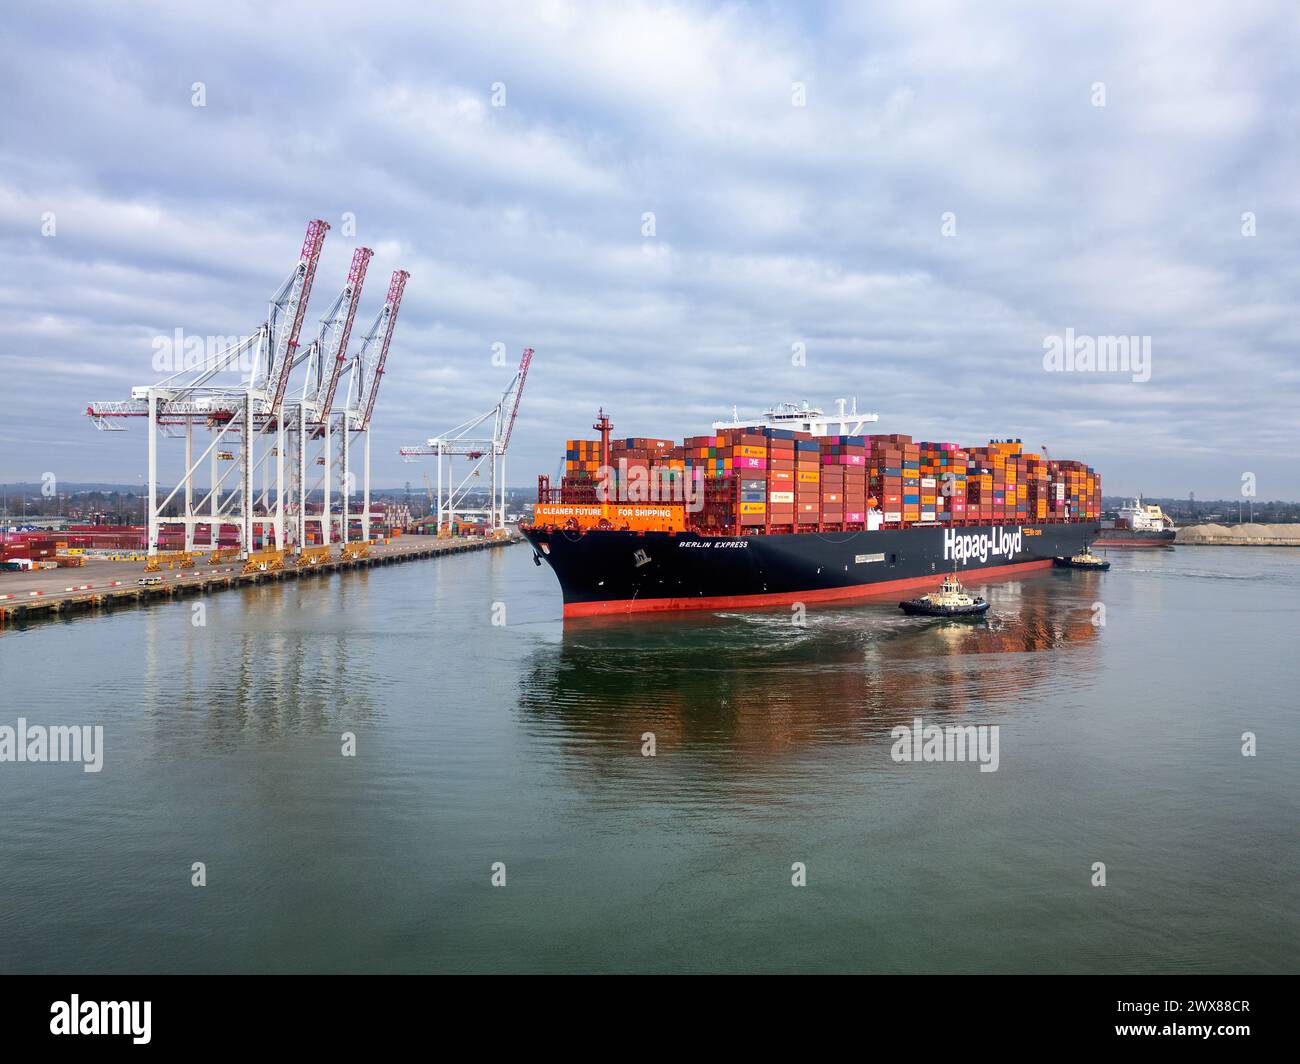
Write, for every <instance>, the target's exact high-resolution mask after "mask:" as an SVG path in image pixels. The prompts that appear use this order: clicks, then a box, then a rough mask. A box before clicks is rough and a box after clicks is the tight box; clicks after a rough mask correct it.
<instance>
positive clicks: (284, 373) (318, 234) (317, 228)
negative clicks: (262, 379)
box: [267, 218, 330, 414]
mask: <svg viewBox="0 0 1300 1064" xmlns="http://www.w3.org/2000/svg"><path fill="white" fill-rule="evenodd" d="M329 228H330V227H329V222H327V221H325V220H323V219H321V218H314V219H312V221H310V222H308V223H307V235H306V236H305V237H304V238H303V242H302V253H301V254H300V255H299V256H298V265H297V266H296V267H295V268H294V272H293V276H292V277H291V278H290V280H289V284H288V286H287V291H286V292H285V297H284V309H285V310H286V311H290V312H291V313H292V315H293V317H292V318H291V320H290V324H289V329H288V331H287V332H284V333H281V334H280V335H277V336H276V337H275V338H274V347H273V349H272V360H271V365H270V366H269V367H268V373H269V376H268V381H267V383H268V384H269V385H270V386H271V389H272V390H271V396H270V407H269V410H270V412H271V413H272V414H279V412H280V404H281V403H282V402H283V401H284V393H285V390H286V389H287V388H288V387H289V374H290V373H291V372H292V370H293V361H294V353H295V351H296V350H297V347H298V335H299V333H301V332H302V321H303V318H305V317H306V316H307V300H308V299H309V298H310V296H311V283H312V281H313V280H314V279H315V277H316V264H317V263H318V262H319V261H320V250H321V247H322V246H323V245H324V243H325V234H326V233H328V232H329ZM274 317H275V315H274V314H272V320H274Z"/></svg>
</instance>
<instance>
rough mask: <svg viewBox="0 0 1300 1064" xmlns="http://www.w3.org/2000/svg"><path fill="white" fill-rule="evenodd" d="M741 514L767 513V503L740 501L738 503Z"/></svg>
mask: <svg viewBox="0 0 1300 1064" xmlns="http://www.w3.org/2000/svg"><path fill="white" fill-rule="evenodd" d="M740 512H741V513H742V514H765V513H767V503H765V502H742V503H741V504H740Z"/></svg>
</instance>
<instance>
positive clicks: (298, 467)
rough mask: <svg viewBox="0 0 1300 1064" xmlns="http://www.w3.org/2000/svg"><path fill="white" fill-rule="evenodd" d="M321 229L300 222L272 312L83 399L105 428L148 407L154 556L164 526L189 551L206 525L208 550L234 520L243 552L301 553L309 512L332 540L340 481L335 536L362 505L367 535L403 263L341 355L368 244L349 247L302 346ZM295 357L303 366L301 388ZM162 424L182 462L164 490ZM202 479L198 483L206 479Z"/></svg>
mask: <svg viewBox="0 0 1300 1064" xmlns="http://www.w3.org/2000/svg"><path fill="white" fill-rule="evenodd" d="M328 231H329V225H328V224H327V223H326V222H324V221H322V220H320V219H315V220H314V221H312V222H310V223H309V224H308V226H307V235H306V238H305V239H304V241H303V246H302V252H301V253H300V255H299V258H298V264H297V265H296V266H295V267H294V269H293V272H292V273H290V275H289V277H288V278H287V279H286V280H285V281H284V283H283V284H282V285H280V287H279V289H277V290H276V292H275V294H274V295H273V296H272V297H271V301H270V304H269V307H268V310H267V316H266V320H265V321H264V322H263V323H262V324H261V325H259V326H258V327H257V329H256V330H255V331H254V332H252V333H250V334H249V335H248V336H246V337H244V338H242V339H239V340H236V341H234V342H233V343H228V344H224V345H223V346H222V347H221V349H220V350H215V351H203V352H202V353H201V354H200V355H199V356H198V357H197V358H195V357H192V356H191V354H190V352H188V351H180V350H178V351H175V352H173V354H174V357H175V360H176V362H177V365H176V371H175V372H174V373H172V374H171V375H170V376H168V377H165V378H164V379H163V380H161V381H159V382H157V383H156V384H150V385H141V386H139V387H136V388H133V389H132V390H131V398H130V399H128V400H126V401H122V402H102V403H91V404H90V406H88V407H87V409H86V414H87V415H88V416H89V417H90V418H91V420H92V422H93V423H94V424H95V426H96V427H97V428H100V429H104V430H110V431H120V430H121V429H122V427H123V424H122V420H123V419H125V418H131V417H140V418H144V419H145V424H146V426H147V432H148V437H149V442H148V455H149V458H148V462H149V507H148V525H149V527H148V550H149V554H150V555H151V556H156V555H157V554H158V550H159V543H160V539H161V535H162V529H163V528H164V526H173V527H174V526H180V527H181V528H182V529H183V535H184V540H183V545H184V549H185V551H186V552H190V551H193V550H194V549H195V547H196V540H197V536H196V533H197V531H198V530H199V529H202V528H205V527H206V529H207V541H208V545H210V546H211V547H212V548H214V549H215V548H217V547H218V546H219V545H220V543H221V538H222V529H223V528H231V527H233V528H234V529H235V530H236V533H237V537H238V553H239V555H240V556H241V557H242V558H244V559H248V557H249V555H250V554H251V553H252V552H253V551H254V550H255V548H257V547H259V546H261V547H263V548H270V549H271V550H272V551H273V552H275V553H278V554H282V553H283V552H285V551H288V550H290V549H291V548H295V547H296V549H297V551H298V552H301V551H302V550H303V549H304V548H305V547H306V546H307V544H308V542H309V540H310V539H311V538H313V537H312V536H311V535H310V533H309V525H310V524H311V523H313V522H314V523H316V525H317V530H316V531H317V535H316V536H315V537H314V538H316V539H318V540H319V542H320V544H321V545H322V546H323V547H324V548H325V549H326V550H328V546H329V543H330V542H331V540H332V539H333V538H334V525H335V518H334V514H333V506H332V496H333V494H334V492H335V490H336V487H337V489H338V494H339V497H340V500H341V507H340V516H339V519H338V524H337V537H338V538H339V539H340V540H341V541H343V542H348V541H349V540H350V539H351V538H352V537H351V533H350V517H351V516H356V517H358V518H359V519H360V523H361V537H362V539H363V540H368V538H369V516H370V515H369V509H370V507H369V499H370V465H369V460H368V456H369V427H370V418H371V415H372V414H373V411H374V397H375V393H376V391H377V390H378V385H379V378H380V376H381V375H382V373H383V367H384V363H385V361H386V359H387V356H388V348H389V345H390V343H391V341H392V335H393V326H394V324H395V322H396V319H397V310H398V307H399V306H400V303H401V298H402V291H403V290H404V288H405V285H406V279H407V277H408V276H409V275H408V274H407V273H406V271H404V270H397V271H395V272H394V273H393V278H392V281H391V283H390V285H389V292H388V298H387V300H386V301H385V303H384V305H383V307H382V308H381V310H380V312H379V315H378V316H377V317H376V319H375V325H374V326H372V328H371V330H370V332H369V333H367V335H366V337H365V339H364V340H363V343H362V348H361V350H360V351H359V352H358V353H357V354H356V355H353V356H349V355H348V343H349V338H350V336H351V331H352V323H353V320H354V319H355V317H356V311H357V305H358V302H359V300H360V297H361V288H362V284H363V282H364V280H365V275H366V268H367V266H368V265H369V262H370V259H371V257H372V255H373V252H372V251H371V250H370V249H369V248H357V249H356V251H355V252H354V254H353V256H352V265H351V268H350V269H349V271H348V278H347V283H346V284H345V285H344V287H343V290H342V292H340V294H339V296H338V297H337V298H336V299H335V300H334V302H333V304H332V305H331V306H330V309H329V311H328V312H327V313H326V315H325V317H324V318H323V319H322V321H321V326H320V332H319V335H318V336H317V338H316V339H315V340H314V341H313V342H312V343H311V344H310V345H309V346H308V347H307V348H306V349H305V350H302V349H300V346H299V336H300V335H301V332H302V325H303V321H304V319H305V317H306V314H307V303H308V300H309V298H310V296H311V289H312V282H313V280H314V279H315V275H316V267H317V264H318V262H319V260H320V254H321V248H322V246H323V245H324V242H325V234H326V233H327V232H328ZM185 346H186V347H188V346H189V345H188V344H186V345H185ZM182 364H183V367H182ZM300 367H301V369H300ZM296 370H298V371H300V375H301V376H302V378H303V379H302V382H301V385H300V386H298V387H296V388H295V387H294V386H293V385H292V380H293V377H294V373H295V371H296ZM344 373H347V375H348V378H349V384H348V388H349V393H348V394H349V395H350V396H353V395H355V396H357V397H359V398H358V399H357V400H356V401H355V402H354V401H352V400H351V399H350V400H349V403H348V404H347V406H345V408H344V409H342V410H339V411H335V410H334V409H333V402H334V396H335V393H336V390H337V388H338V386H339V383H340V380H341V378H342V376H343V374H344ZM195 427H198V428H199V429H200V431H203V430H206V431H207V433H208V444H207V447H206V448H205V449H204V450H203V451H202V452H201V453H200V454H199V455H198V456H197V457H195V443H196V441H195V436H194V429H195ZM357 433H363V434H365V439H366V445H365V446H366V455H367V460H366V462H365V473H364V481H363V484H364V487H363V497H364V500H365V502H364V504H363V508H362V509H361V511H359V512H358V513H357V514H355V515H349V513H348V501H349V498H350V496H351V495H352V494H354V489H353V485H354V483H355V478H354V477H353V476H352V475H351V472H350V470H349V469H348V468H347V466H348V461H349V458H348V456H349V451H350V443H351V440H352V438H353V436H355V435H356V434H357ZM170 436H183V437H184V439H185V458H184V466H183V472H182V473H181V475H180V476H179V477H178V479H177V481H176V484H175V486H174V487H173V488H172V489H171V492H170V493H169V494H168V495H166V496H165V497H164V498H161V499H160V498H159V494H160V491H159V467H158V458H159V451H158V441H159V439H160V438H162V437H170ZM335 438H338V440H339V441H340V446H339V455H340V461H339V462H336V461H335V459H334V457H333V447H332V442H333V440H334V439H335ZM199 442H201V440H200V441H199ZM314 450H319V452H320V454H319V456H318V457H316V459H315V462H314V463H313V464H312V468H314V466H315V465H316V464H319V465H321V466H323V467H324V468H323V470H322V471H321V475H320V477H319V478H318V479H317V481H316V483H315V484H314V485H313V484H311V483H309V476H308V469H309V466H308V459H309V455H310V454H311V453H312V452H313V451H314ZM205 466H206V467H207V469H208V475H207V476H206V478H205V477H204V475H203V470H204V468H205ZM232 474H234V475H233V476H232ZM259 478H260V480H261V488H260V490H259V489H258V487H257V481H258V480H259ZM204 479H206V481H207V483H206V485H203V484H202V483H201V481H203V480H204ZM318 487H319V488H320V489H321V490H322V491H323V504H322V507H321V510H320V511H319V512H318V513H317V514H315V515H313V514H312V513H311V512H310V509H311V508H310V506H309V500H310V499H311V498H312V496H313V495H314V493H315V491H316V489H317V488H318Z"/></svg>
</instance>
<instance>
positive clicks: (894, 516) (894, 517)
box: [885, 512, 903, 522]
mask: <svg viewBox="0 0 1300 1064" xmlns="http://www.w3.org/2000/svg"><path fill="white" fill-rule="evenodd" d="M902 519H903V515H902V514H901V513H897V512H893V513H887V514H885V520H886V521H890V522H894V521H901V520H902Z"/></svg>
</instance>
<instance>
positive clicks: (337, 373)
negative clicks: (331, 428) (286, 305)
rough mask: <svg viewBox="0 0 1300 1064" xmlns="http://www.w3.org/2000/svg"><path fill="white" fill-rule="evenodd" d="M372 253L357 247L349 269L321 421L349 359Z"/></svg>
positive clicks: (324, 355) (322, 399) (320, 416)
mask: <svg viewBox="0 0 1300 1064" xmlns="http://www.w3.org/2000/svg"><path fill="white" fill-rule="evenodd" d="M372 255H374V252H373V251H371V250H370V249H369V248H357V249H356V251H354V252H353V253H352V266H351V267H350V268H349V269H348V283H347V284H346V285H345V286H344V288H343V291H344V294H345V296H346V298H347V307H348V309H347V314H346V316H345V317H344V319H343V324H342V326H341V328H340V329H339V331H338V335H337V342H336V345H335V348H334V350H335V355H334V359H333V364H332V365H331V366H330V376H329V382H328V383H327V384H326V386H325V389H324V391H323V393H322V395H321V401H320V411H319V418H320V420H321V421H324V420H325V419H326V418H327V417H329V413H330V409H331V408H332V407H333V405H334V393H335V391H336V390H337V389H338V386H339V378H340V377H341V376H342V375H343V364H344V363H345V362H346V361H347V360H348V341H349V340H350V339H351V337H352V322H353V321H354V320H355V319H356V316H357V304H358V303H359V302H360V301H361V286H362V285H363V284H365V281H366V267H367V266H369V265H370V258H371V256H372ZM322 331H324V330H322ZM321 357H322V358H324V359H328V358H329V352H328V351H322V352H321Z"/></svg>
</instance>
